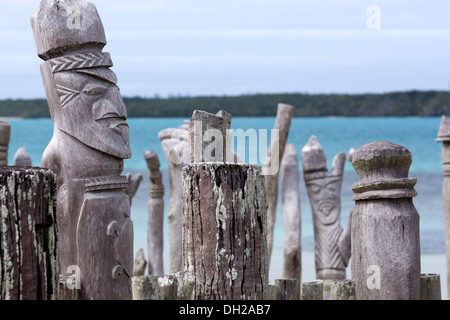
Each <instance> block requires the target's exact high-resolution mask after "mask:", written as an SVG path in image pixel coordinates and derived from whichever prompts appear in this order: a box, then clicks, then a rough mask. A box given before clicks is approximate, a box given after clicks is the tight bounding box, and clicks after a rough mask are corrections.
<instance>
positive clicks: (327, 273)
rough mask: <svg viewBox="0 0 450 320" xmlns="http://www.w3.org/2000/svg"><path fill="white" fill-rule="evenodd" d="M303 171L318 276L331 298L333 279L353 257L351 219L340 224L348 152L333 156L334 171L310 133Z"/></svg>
mask: <svg viewBox="0 0 450 320" xmlns="http://www.w3.org/2000/svg"><path fill="white" fill-rule="evenodd" d="M301 157H302V163H303V173H304V179H305V184H306V189H307V191H308V197H309V202H310V204H311V209H312V214H313V223H314V245H315V258H316V260H315V261H316V274H317V279H322V280H324V284H323V285H324V293H323V296H324V299H325V300H328V299H330V283H331V281H332V280H340V279H345V277H346V275H345V268H346V267H347V264H348V261H349V259H350V218H349V221H348V224H347V228H346V229H343V228H342V227H341V187H342V179H343V173H344V165H345V160H346V159H345V154H344V153H342V152H341V153H338V154H337V155H336V156H335V157H334V159H333V167H332V170H331V171H328V168H327V158H326V156H325V152H324V151H323V149H322V146H321V145H320V143H319V141H318V140H317V138H316V137H315V136H311V138H310V139H309V141H308V143H307V144H306V145H305V146H304V147H303V149H302V153H301Z"/></svg>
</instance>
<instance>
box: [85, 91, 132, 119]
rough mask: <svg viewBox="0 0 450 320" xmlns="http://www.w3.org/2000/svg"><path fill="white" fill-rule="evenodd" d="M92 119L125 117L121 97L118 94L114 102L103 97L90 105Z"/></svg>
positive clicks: (125, 112)
mask: <svg viewBox="0 0 450 320" xmlns="http://www.w3.org/2000/svg"><path fill="white" fill-rule="evenodd" d="M92 115H93V118H94V120H100V119H107V118H125V119H126V118H127V111H126V108H125V104H124V103H123V100H122V98H121V97H120V96H119V97H118V99H116V103H113V102H112V101H111V100H109V99H108V100H107V99H103V100H100V101H97V102H95V103H94V105H93V107H92Z"/></svg>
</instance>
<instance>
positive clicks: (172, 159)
mask: <svg viewBox="0 0 450 320" xmlns="http://www.w3.org/2000/svg"><path fill="white" fill-rule="evenodd" d="M158 138H159V139H160V140H161V146H162V149H163V151H164V156H165V158H166V161H167V167H168V171H169V187H170V200H169V213H168V230H169V256H170V272H171V273H176V272H179V271H181V270H182V269H183V259H182V254H183V253H182V214H181V207H182V203H181V198H182V197H181V194H182V180H181V170H182V169H183V168H184V166H185V165H186V164H188V163H189V162H190V157H191V153H190V148H191V145H190V137H189V121H187V122H186V123H184V124H183V125H181V126H179V127H178V128H167V129H164V130H162V131H160V132H159V133H158Z"/></svg>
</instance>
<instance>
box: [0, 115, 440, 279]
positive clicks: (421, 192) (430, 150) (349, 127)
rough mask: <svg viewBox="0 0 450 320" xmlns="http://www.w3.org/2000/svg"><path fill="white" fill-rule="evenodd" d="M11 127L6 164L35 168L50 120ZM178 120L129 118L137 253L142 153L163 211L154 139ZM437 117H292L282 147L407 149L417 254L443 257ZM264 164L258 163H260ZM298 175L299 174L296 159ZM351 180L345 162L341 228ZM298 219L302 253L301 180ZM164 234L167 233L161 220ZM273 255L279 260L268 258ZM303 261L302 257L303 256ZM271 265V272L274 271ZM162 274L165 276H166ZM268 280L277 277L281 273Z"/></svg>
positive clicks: (269, 122) (278, 229)
mask: <svg viewBox="0 0 450 320" xmlns="http://www.w3.org/2000/svg"><path fill="white" fill-rule="evenodd" d="M3 120H5V121H8V122H10V123H11V131H12V132H11V141H10V144H9V155H8V163H9V165H12V164H13V159H14V154H15V152H16V150H17V149H18V148H20V147H25V148H26V149H27V151H28V152H29V153H30V155H31V158H32V163H33V165H34V166H39V165H40V161H41V156H42V153H43V151H44V149H45V147H46V146H47V144H48V142H49V141H50V139H51V137H52V134H53V126H52V122H51V120H50V119H3ZM183 121H184V118H154V119H153V118H130V119H128V123H129V125H130V141H131V149H132V153H133V156H132V158H131V159H127V160H125V170H124V174H125V173H126V172H131V173H133V174H136V173H141V174H142V175H143V176H144V179H143V181H142V183H141V185H140V188H139V190H138V192H137V194H136V196H135V198H134V199H133V204H132V208H131V211H132V212H131V214H132V219H133V222H134V228H135V229H134V232H135V242H134V248H135V251H137V250H138V249H139V248H143V249H144V251H145V252H146V251H147V235H146V230H147V203H148V200H149V196H148V191H149V186H150V182H149V180H148V170H147V167H146V163H145V160H144V151H146V150H153V151H155V152H157V153H158V155H159V158H160V161H161V171H162V172H163V175H164V185H165V186H166V192H165V204H166V206H165V212H166V215H167V212H168V208H169V207H168V204H169V181H168V175H167V163H166V159H165V157H164V154H163V151H162V148H161V143H160V140H159V139H158V137H157V135H158V132H159V131H160V130H162V129H165V128H169V127H177V126H179V125H181V124H183ZM274 122H275V118H255V119H254V118H234V119H233V121H232V129H243V130H244V131H245V130H247V129H251V128H253V129H256V130H258V129H269V130H270V129H271V128H273V125H274ZM439 124H440V118H414V117H411V118H294V119H293V120H292V126H291V130H290V133H289V138H288V143H293V144H294V145H295V147H296V150H297V153H298V155H299V158H300V152H301V149H302V148H303V146H304V145H305V144H306V143H307V141H308V139H309V137H310V136H311V135H316V136H317V138H318V139H319V141H320V143H321V145H322V147H323V148H324V150H325V153H326V155H327V157H328V163H329V166H331V163H332V160H333V157H334V155H335V154H336V153H338V152H345V153H347V152H348V150H349V149H350V148H355V149H356V148H358V147H360V146H361V145H363V144H365V143H369V142H373V141H390V142H393V143H397V144H400V145H402V146H404V147H406V148H408V149H409V150H410V151H411V152H412V154H413V163H412V165H411V170H410V177H416V178H418V182H417V185H416V190H417V192H418V196H417V197H416V198H414V204H415V206H416V208H417V210H418V212H419V214H420V219H421V220H420V221H421V223H420V228H421V234H420V236H421V250H422V254H423V255H436V254H444V253H445V243H444V226H443V223H444V222H443V212H442V179H443V178H442V164H441V144H440V143H436V142H435V139H436V135H437V131H438V129H439ZM260 160H262V161H263V160H264V159H260ZM299 162H300V171H302V170H301V160H300V159H299ZM356 181H357V175H356V173H355V172H354V170H353V168H352V166H351V164H350V163H349V162H347V163H346V165H345V174H344V182H343V187H342V211H341V220H342V225H343V226H345V225H346V221H347V217H348V213H349V212H350V210H351V208H352V207H353V201H352V200H351V199H352V194H353V192H352V190H351V185H352V184H353V183H355V182H356ZM300 190H301V214H302V250H303V252H312V251H313V250H314V238H313V236H314V235H313V225H312V216H311V209H310V205H309V199H308V197H307V194H306V189H305V184H304V181H303V175H302V174H301V181H300ZM164 223H165V225H164V226H165V230H167V220H166V221H165V222H164ZM283 232H284V229H283V216H282V213H281V205H280V202H279V205H278V216H277V220H276V225H275V235H274V237H275V239H274V241H275V243H274V252H282V251H283ZM164 245H165V248H164V250H165V253H164V255H165V261H164V263H165V266H164V267H165V269H166V270H169V262H168V236H167V232H166V235H165V243H164ZM274 256H279V255H274ZM305 257H306V256H305ZM282 264H283V262H282V261H272V264H271V272H272V270H274V272H278V270H279V269H280V268H282ZM274 266H275V267H274ZM167 272H168V271H167ZM274 277H281V274H279V275H275V276H274Z"/></svg>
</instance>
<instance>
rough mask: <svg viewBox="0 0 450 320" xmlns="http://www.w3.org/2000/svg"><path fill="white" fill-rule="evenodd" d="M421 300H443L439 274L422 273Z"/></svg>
mask: <svg viewBox="0 0 450 320" xmlns="http://www.w3.org/2000/svg"><path fill="white" fill-rule="evenodd" d="M420 300H442V295H441V277H440V275H439V274H436V273H424V274H421V275H420Z"/></svg>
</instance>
